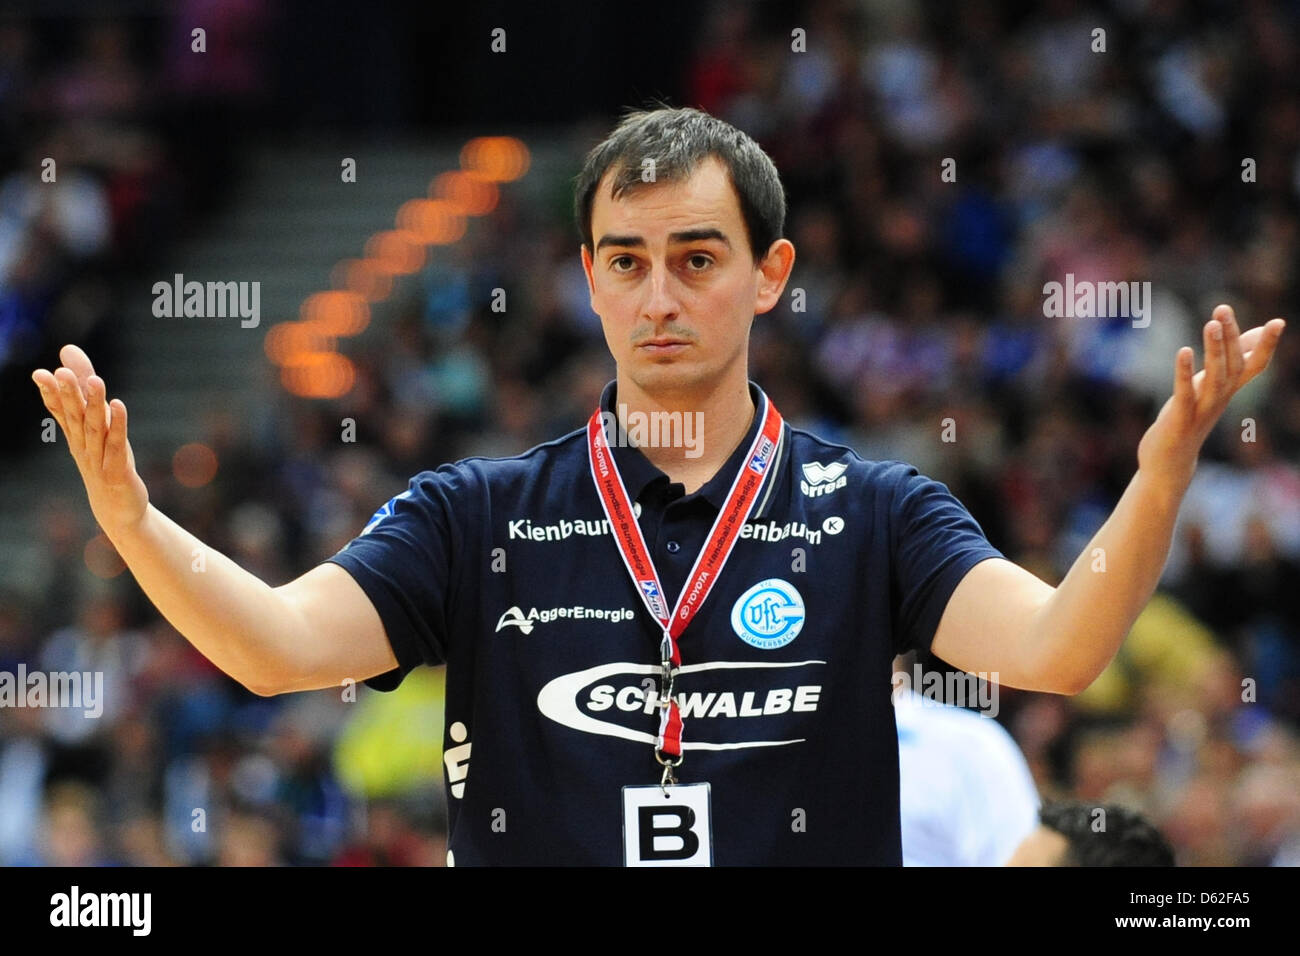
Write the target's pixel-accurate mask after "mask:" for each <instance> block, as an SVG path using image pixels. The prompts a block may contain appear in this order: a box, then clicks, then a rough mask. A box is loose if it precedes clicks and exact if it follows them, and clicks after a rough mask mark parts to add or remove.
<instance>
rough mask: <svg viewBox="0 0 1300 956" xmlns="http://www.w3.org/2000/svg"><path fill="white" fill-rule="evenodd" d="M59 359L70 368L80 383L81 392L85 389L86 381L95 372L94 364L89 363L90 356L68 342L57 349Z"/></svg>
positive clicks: (83, 392)
mask: <svg viewBox="0 0 1300 956" xmlns="http://www.w3.org/2000/svg"><path fill="white" fill-rule="evenodd" d="M59 361H60V362H62V363H63V364H64V365H65V366H67V367H68V368H69V369H71V370H72V374H73V375H75V376H77V382H78V384H80V385H81V391H82V394H83V395H84V394H85V391H86V382H88V381H89V380H90V376H92V375H94V374H95V366H93V365H91V364H90V356H89V355H87V354H86V353H85V352H83V351H82V350H81V349H80V348H78V347H77V346H75V345H72V344H68V345H65V346H63V348H61V349H59Z"/></svg>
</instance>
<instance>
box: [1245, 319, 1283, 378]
mask: <svg viewBox="0 0 1300 956" xmlns="http://www.w3.org/2000/svg"><path fill="white" fill-rule="evenodd" d="M1285 328H1286V320H1285V319H1270V320H1269V321H1268V322H1266V323H1264V324H1263V325H1261V326H1257V327H1255V328H1253V329H1251V330H1250V332H1247V333H1246V334H1245V335H1243V336H1242V340H1243V341H1245V339H1246V338H1248V337H1249V336H1250V335H1251V334H1252V333H1255V332H1258V333H1259V335H1258V336H1256V338H1255V341H1257V342H1258V343H1259V344H1258V345H1256V346H1254V347H1253V348H1252V349H1251V350H1250V351H1249V352H1247V353H1246V358H1245V362H1244V365H1243V368H1242V384H1245V383H1246V382H1249V381H1250V380H1251V379H1252V378H1254V377H1255V376H1256V375H1258V374H1259V373H1260V372H1262V371H1264V369H1265V368H1267V367H1268V363H1269V362H1270V361H1272V359H1273V353H1274V352H1275V351H1276V350H1277V343H1278V340H1279V339H1281V338H1282V330H1283V329H1285Z"/></svg>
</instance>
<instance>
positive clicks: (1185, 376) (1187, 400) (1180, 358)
mask: <svg viewBox="0 0 1300 956" xmlns="http://www.w3.org/2000/svg"><path fill="white" fill-rule="evenodd" d="M1195 365H1196V353H1195V352H1193V351H1192V350H1191V349H1190V348H1188V347H1187V346H1186V345H1184V346H1183V347H1182V348H1180V349H1179V350H1178V354H1177V355H1176V356H1175V357H1174V405H1175V406H1178V407H1181V408H1182V409H1183V410H1184V411H1186V412H1187V413H1189V414H1195V412H1196V390H1195V389H1194V388H1193V387H1192V369H1193V368H1194V367H1195Z"/></svg>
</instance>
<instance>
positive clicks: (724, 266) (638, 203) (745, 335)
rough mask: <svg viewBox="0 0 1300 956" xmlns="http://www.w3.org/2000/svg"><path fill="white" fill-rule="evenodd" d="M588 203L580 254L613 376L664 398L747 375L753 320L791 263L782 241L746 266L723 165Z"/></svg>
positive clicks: (603, 194) (603, 190)
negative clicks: (586, 241) (587, 241)
mask: <svg viewBox="0 0 1300 956" xmlns="http://www.w3.org/2000/svg"><path fill="white" fill-rule="evenodd" d="M612 176H613V172H612V171H611V172H608V173H606V174H605V177H604V178H603V179H602V180H601V183H600V185H599V186H598V187H597V189H596V194H595V198H594V200H593V203H592V213H591V232H592V240H593V241H594V242H595V244H596V248H595V250H594V251H592V250H588V248H587V247H586V246H585V245H584V246H583V247H582V265H583V269H584V270H585V271H586V273H587V284H588V288H589V289H590V292H591V307H592V309H594V310H595V312H596V314H598V315H599V316H600V318H601V324H602V325H603V327H604V330H605V341H606V343H607V344H608V345H609V350H610V352H611V353H612V354H613V356H614V361H615V362H616V363H618V367H619V372H620V374H621V375H623V376H626V377H627V378H628V379H629V380H630V381H631V382H633V383H635V384H636V385H637V387H638V388H640V389H641V390H642V391H643V392H646V393H648V394H659V395H662V396H664V397H665V398H668V397H670V396H671V395H672V394H673V393H674V392H679V393H680V392H689V391H691V390H695V389H698V388H700V387H701V386H707V385H708V384H709V383H713V382H717V381H719V380H720V379H722V378H723V377H725V375H726V374H727V372H729V371H733V370H736V369H740V370H743V369H744V368H745V367H746V360H747V351H748V346H749V328H750V325H751V324H752V322H753V319H754V315H755V313H762V312H767V311H768V310H769V309H771V308H772V306H774V305H775V304H776V302H777V299H778V298H780V295H781V290H782V289H783V288H784V287H785V281H786V279H787V277H788V276H789V274H790V267H791V265H793V262H794V247H793V246H792V245H791V244H790V243H789V242H788V241H786V240H784V239H782V240H778V241H777V242H776V243H773V246H772V251H771V252H769V254H768V256H767V257H766V258H765V259H764V260H763V261H762V262H760V263H758V264H757V265H755V263H754V259H753V255H752V254H751V251H750V247H749V239H748V236H747V233H746V231H745V223H744V219H743V218H742V216H741V212H740V202H739V199H738V197H737V195H736V191H735V189H734V188H733V187H732V185H731V181H730V178H729V177H728V175H727V170H726V167H725V166H724V165H723V164H722V162H721V161H720V160H718V159H717V158H716V157H708V158H707V159H706V160H705V161H704V162H702V163H700V165H699V166H698V167H697V168H696V169H695V171H694V172H693V173H692V174H691V176H690V177H689V178H688V179H686V180H683V181H681V182H676V183H671V182H663V183H655V184H646V185H644V186H641V187H640V188H638V189H635V190H632V191H629V193H628V194H626V195H624V196H623V197H622V198H620V199H618V200H611V199H610V198H609V185H608V184H609V180H610V178H611V177H612Z"/></svg>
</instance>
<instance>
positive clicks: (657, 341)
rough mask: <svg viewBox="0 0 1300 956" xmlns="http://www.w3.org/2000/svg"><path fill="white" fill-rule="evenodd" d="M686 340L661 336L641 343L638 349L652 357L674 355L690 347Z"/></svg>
mask: <svg viewBox="0 0 1300 956" xmlns="http://www.w3.org/2000/svg"><path fill="white" fill-rule="evenodd" d="M690 344H691V343H690V342H688V341H687V340H686V339H678V338H673V337H671V336H661V337H658V338H653V339H646V340H645V341H644V342H641V343H639V344H638V345H637V346H636V348H637V349H638V350H640V351H644V352H647V353H649V354H650V355H674V354H676V353H677V352H681V351H684V350H685V349H686V348H688V347H689V346H690Z"/></svg>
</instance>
